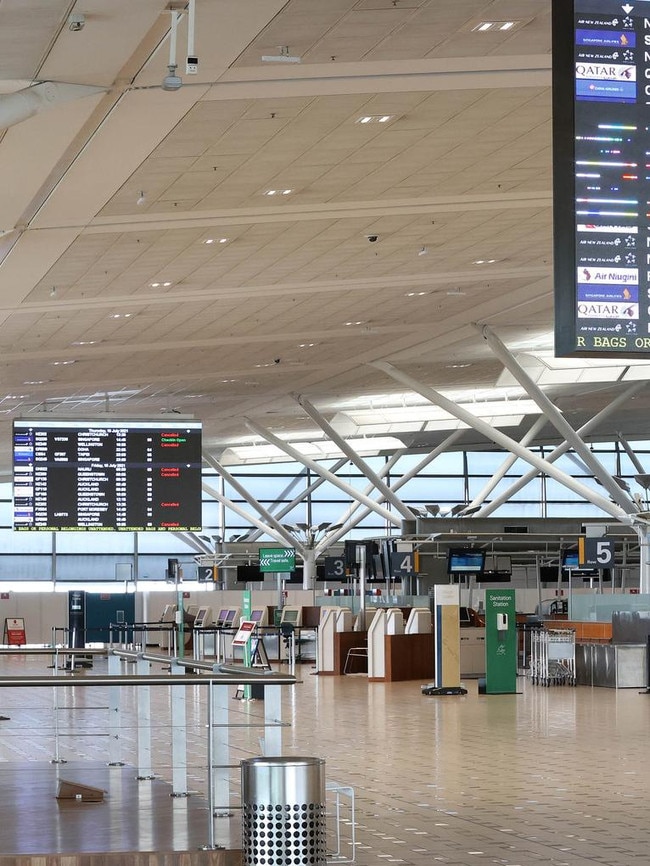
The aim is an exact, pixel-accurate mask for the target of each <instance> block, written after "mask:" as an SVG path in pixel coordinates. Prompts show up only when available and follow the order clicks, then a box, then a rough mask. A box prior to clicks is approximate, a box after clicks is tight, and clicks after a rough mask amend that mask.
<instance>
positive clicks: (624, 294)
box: [553, 0, 650, 357]
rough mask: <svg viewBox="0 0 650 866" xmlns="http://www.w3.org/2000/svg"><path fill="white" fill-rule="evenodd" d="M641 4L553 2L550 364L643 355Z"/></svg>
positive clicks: (648, 173)
mask: <svg viewBox="0 0 650 866" xmlns="http://www.w3.org/2000/svg"><path fill="white" fill-rule="evenodd" d="M649 6H650V3H648V2H647V0H642V2H636V3H634V2H631V3H626V2H625V0H623V2H615V0H553V162H554V166H553V175H554V196H553V198H554V223H555V224H554V256H555V347H556V353H557V354H558V355H584V356H591V357H594V356H598V355H611V356H639V355H640V356H648V355H650V296H649V289H650V216H649V214H650V206H649V204H648V202H649V201H650V169H649V167H648V166H649V164H650V159H649V154H650V8H648V7H649Z"/></svg>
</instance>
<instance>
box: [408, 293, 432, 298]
mask: <svg viewBox="0 0 650 866" xmlns="http://www.w3.org/2000/svg"><path fill="white" fill-rule="evenodd" d="M428 294H429V293H428V292H405V294H404V297H405V298H421V297H422V295H428Z"/></svg>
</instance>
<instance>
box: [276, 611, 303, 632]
mask: <svg viewBox="0 0 650 866" xmlns="http://www.w3.org/2000/svg"><path fill="white" fill-rule="evenodd" d="M285 624H290V625H293V626H295V627H296V628H299V627H300V626H301V625H302V608H301V607H289V606H287V607H283V608H282V616H281V617H280V625H285Z"/></svg>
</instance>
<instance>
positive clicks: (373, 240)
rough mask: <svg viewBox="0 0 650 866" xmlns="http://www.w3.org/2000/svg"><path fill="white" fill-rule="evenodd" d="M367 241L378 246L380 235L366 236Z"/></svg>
mask: <svg viewBox="0 0 650 866" xmlns="http://www.w3.org/2000/svg"><path fill="white" fill-rule="evenodd" d="M366 240H367V241H368V243H369V244H376V243H377V241H378V240H379V235H366Z"/></svg>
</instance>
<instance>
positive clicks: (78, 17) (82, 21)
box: [68, 12, 86, 33]
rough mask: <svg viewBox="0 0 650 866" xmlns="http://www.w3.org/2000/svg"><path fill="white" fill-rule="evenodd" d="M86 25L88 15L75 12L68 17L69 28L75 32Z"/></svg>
mask: <svg viewBox="0 0 650 866" xmlns="http://www.w3.org/2000/svg"><path fill="white" fill-rule="evenodd" d="M85 26H86V16H85V15H82V14H81V12H73V13H72V15H70V17H69V18H68V29H69V30H71V31H72V32H73V33H79V31H80V30H83V29H84V27H85Z"/></svg>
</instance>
